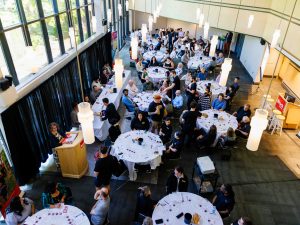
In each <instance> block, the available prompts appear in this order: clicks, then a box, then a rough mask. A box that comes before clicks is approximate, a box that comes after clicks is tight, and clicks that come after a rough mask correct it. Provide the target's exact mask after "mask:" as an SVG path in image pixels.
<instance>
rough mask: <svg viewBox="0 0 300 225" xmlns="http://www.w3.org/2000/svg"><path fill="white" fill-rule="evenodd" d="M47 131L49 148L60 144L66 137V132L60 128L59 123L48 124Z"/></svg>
mask: <svg viewBox="0 0 300 225" xmlns="http://www.w3.org/2000/svg"><path fill="white" fill-rule="evenodd" d="M49 131H50V137H49V139H50V146H51V148H56V147H58V146H61V145H62V144H63V141H64V140H65V138H66V133H65V132H64V131H63V130H61V129H60V127H59V125H58V124H57V123H55V122H52V123H50V124H49Z"/></svg>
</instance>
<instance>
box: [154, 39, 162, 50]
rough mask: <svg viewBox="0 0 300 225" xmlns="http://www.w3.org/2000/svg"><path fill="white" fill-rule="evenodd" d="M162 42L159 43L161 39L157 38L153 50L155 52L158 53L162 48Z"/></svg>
mask: <svg viewBox="0 0 300 225" xmlns="http://www.w3.org/2000/svg"><path fill="white" fill-rule="evenodd" d="M162 44H163V43H162V41H161V38H160V37H159V38H157V45H156V46H155V50H156V51H160V48H161V46H162Z"/></svg>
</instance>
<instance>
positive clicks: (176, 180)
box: [166, 166, 189, 194]
mask: <svg viewBox="0 0 300 225" xmlns="http://www.w3.org/2000/svg"><path fill="white" fill-rule="evenodd" d="M188 185H189V180H188V178H187V176H186V175H185V174H184V171H183V168H182V167H180V166H177V167H176V168H175V169H174V172H172V173H171V175H170V176H169V177H168V180H167V186H166V189H167V194H171V193H173V192H186V191H187V189H188Z"/></svg>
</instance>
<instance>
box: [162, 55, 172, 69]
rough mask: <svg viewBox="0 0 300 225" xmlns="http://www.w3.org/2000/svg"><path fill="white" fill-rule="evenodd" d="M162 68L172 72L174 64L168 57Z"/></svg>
mask: <svg viewBox="0 0 300 225" xmlns="http://www.w3.org/2000/svg"><path fill="white" fill-rule="evenodd" d="M163 68H165V69H167V70H173V69H174V62H173V61H172V60H171V58H170V57H168V58H167V59H166V61H165V62H164V64H163Z"/></svg>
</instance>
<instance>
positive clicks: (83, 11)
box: [80, 8, 89, 40]
mask: <svg viewBox="0 0 300 225" xmlns="http://www.w3.org/2000/svg"><path fill="white" fill-rule="evenodd" d="M80 15H81V23H82V30H83V37H84V40H85V39H87V38H88V37H89V35H88V32H87V22H86V15H85V9H84V8H81V9H80Z"/></svg>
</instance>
